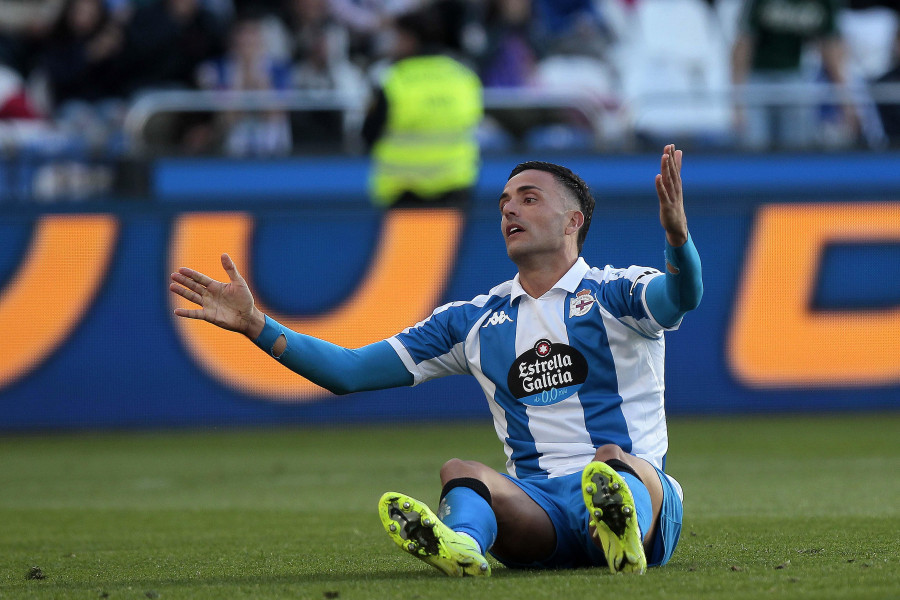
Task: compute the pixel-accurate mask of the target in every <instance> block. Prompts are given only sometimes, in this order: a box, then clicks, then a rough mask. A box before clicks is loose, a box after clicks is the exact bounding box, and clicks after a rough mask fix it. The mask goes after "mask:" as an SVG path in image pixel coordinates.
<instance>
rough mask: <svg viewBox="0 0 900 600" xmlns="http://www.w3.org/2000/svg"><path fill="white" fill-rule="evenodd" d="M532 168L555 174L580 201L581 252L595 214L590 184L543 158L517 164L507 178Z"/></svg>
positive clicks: (558, 180) (561, 183)
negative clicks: (581, 219) (581, 216)
mask: <svg viewBox="0 0 900 600" xmlns="http://www.w3.org/2000/svg"><path fill="white" fill-rule="evenodd" d="M532 170H533V171H544V172H546V173H550V174H551V175H553V178H554V179H556V181H557V182H559V184H560V185H562V186H563V188H564V189H566V190H568V191H569V193H570V194H571V195H572V196H573V199H574V200H575V201H576V202H578V208H579V210H581V214H583V215H584V225H582V226H581V229H579V230H578V253H579V254H581V248H582V247H583V246H584V239H585V238H586V237H587V233H588V229H590V227H591V217H592V216H593V214H594V197H593V196H592V195H591V190H590V189H588V185H587V184H586V183H585V182H584V180H583V179H582V178H581V177H579V176H578V175H576V174H575V173H573V172H572V170H571V169H568V168H566V167H563V166H561V165H555V164H553V163H549V162H544V161H541V160H529V161H525V162H523V163H519V164H517V165H516V166H515V167H514V168H513V170H512V172H511V173H510V174H509V177H507V178H506V180H507V181H509V180H510V179H512V178H513V177H515V176H516V175H518V174H519V173H521V172H522V171H532Z"/></svg>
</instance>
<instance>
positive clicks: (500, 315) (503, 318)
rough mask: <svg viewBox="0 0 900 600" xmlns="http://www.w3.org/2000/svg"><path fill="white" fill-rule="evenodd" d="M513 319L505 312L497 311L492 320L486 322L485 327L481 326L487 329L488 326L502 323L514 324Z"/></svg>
mask: <svg viewBox="0 0 900 600" xmlns="http://www.w3.org/2000/svg"><path fill="white" fill-rule="evenodd" d="M512 322H513V320H512V318H511V317H510V316H509V315H508V314H506V313H505V312H503V311H502V310H495V311H494V314H492V315H491V318H490V319H488V320H487V321H485V322H484V325H482V326H481V328H482V329H484V328H485V327H487V326H488V325H500V324H501V323H512Z"/></svg>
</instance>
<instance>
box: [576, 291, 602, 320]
mask: <svg viewBox="0 0 900 600" xmlns="http://www.w3.org/2000/svg"><path fill="white" fill-rule="evenodd" d="M596 301H597V299H596V298H594V296H593V295H591V292H590V290H581V291H580V292H578V293H577V294H575V297H574V298H572V299H570V300H569V318H570V319H571V318H572V317H582V316H584V315H586V314H588V311H590V310H591V307H592V306H594V302H596Z"/></svg>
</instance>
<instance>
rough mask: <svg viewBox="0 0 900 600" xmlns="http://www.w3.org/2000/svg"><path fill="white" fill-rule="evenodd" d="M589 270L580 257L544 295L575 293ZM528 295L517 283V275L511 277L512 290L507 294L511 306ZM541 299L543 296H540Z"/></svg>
mask: <svg viewBox="0 0 900 600" xmlns="http://www.w3.org/2000/svg"><path fill="white" fill-rule="evenodd" d="M589 270H590V267H589V266H588V264H587V263H586V262H585V261H584V259H583V258H581V257H580V256H579V257H578V260H576V261H575V264H573V265H572V266H571V267H570V268H569V270H568V271H566V274H565V275H563V276H562V277H560V279H559V281H557V282H556V284H554V286H553V287H551V288H550V289H549V290H548V291H547V292H546V293H545V294H544V296H546V295H547V294H549V293H550V292H551V291H553V290H564V291H565V292H567V293H569V294H573V293H575V290H576V289H578V285H579V284H580V283H581V280H582V279H584V276H585V275H586V274H587V272H588V271H589ZM523 295H528V292H526V291H525V288H523V287H522V284H521V283H519V274H518V273H516V276H515V277H513V280H512V290H511V291H510V293H509V303H510V304H512V303H513V302H514V301H515V300H516V298H518V297H519V296H523ZM542 297H543V296H542Z"/></svg>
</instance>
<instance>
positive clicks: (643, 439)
mask: <svg viewBox="0 0 900 600" xmlns="http://www.w3.org/2000/svg"><path fill="white" fill-rule="evenodd" d="M599 309H600V314H601V316H602V317H603V323H604V325H605V326H606V335H607V337H608V339H609V350H610V352H611V353H612V355H613V358H614V359H615V360H614V362H615V366H616V379H617V381H618V384H619V395H620V396H621V397H622V398H623V399H624V401H623V402H622V406H621V407H620V410H621V411H622V415H623V416H624V417H625V425H626V426H627V427H628V437H630V438H631V443H632V446H631V453H632V454H634V455H635V456H639V457H641V458H643V459H644V460H647V461H649V462H650V463H651V464H653V466H655V467H656V468H658V469H662V457H663V456H665V454H666V450H667V442H666V419H665V412H664V410H663V405H662V403H661V402H655V401H654V399H655V398H656V397H659V396H661V395H662V393H663V390H664V389H665V385H664V384H663V373H662V369H663V366H662V365H663V356H664V355H665V346H664V345H663V344H664V343H665V341H664V340H663V339H660V340H659V342H658V343H654V344H647V343H642V342H643V339H637V340H635V339H629V338H641V334H639V333H637V332H636V331H632V330H631V329H628V328H626V327H620V326H617V319H616V318H615V317H613V316H612V315H611V314H610V313H609V311H607V310H606V309H605V308H603V307H602V306H600V307H599ZM654 354H656V356H654ZM657 361H658V362H657ZM654 363H655V364H654ZM648 371H649V372H650V373H652V375H653V379H652V380H648V377H647V372H648ZM654 407H658V409H657V410H654Z"/></svg>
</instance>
